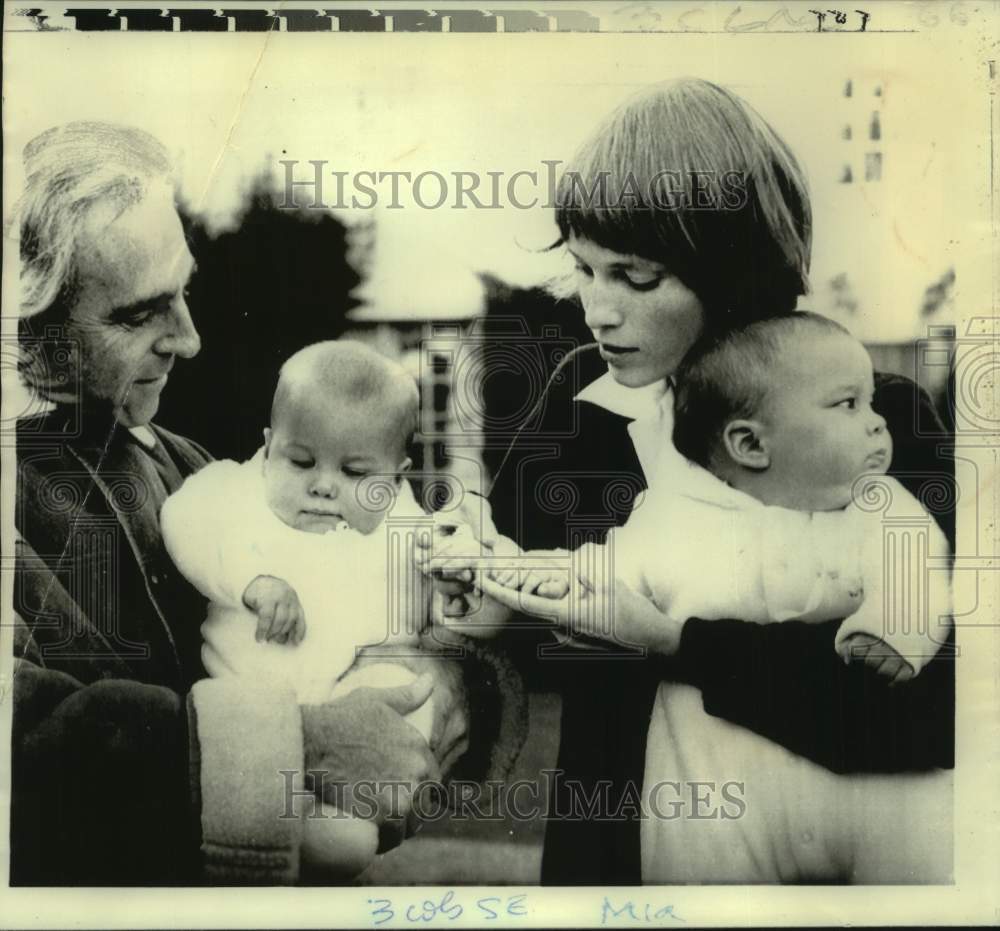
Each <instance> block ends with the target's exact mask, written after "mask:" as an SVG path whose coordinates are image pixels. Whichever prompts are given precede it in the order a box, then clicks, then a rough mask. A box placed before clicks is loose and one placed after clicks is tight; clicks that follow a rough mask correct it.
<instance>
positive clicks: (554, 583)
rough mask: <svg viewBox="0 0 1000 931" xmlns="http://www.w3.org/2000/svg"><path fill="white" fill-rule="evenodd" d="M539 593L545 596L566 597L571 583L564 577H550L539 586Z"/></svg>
mask: <svg viewBox="0 0 1000 931" xmlns="http://www.w3.org/2000/svg"><path fill="white" fill-rule="evenodd" d="M538 594H539V595H542V596H543V597H545V598H565V597H566V595H568V594H569V584H568V583H567V582H566V581H565V580H563V579H549V580H547V581H546V582H543V583H542V584H541V585H539V586H538Z"/></svg>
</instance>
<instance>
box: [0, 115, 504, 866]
mask: <svg viewBox="0 0 1000 931" xmlns="http://www.w3.org/2000/svg"><path fill="white" fill-rule="evenodd" d="M25 159H26V170H27V189H26V194H25V197H24V200H23V202H22V208H21V209H22V215H21V238H22V246H21V251H22V269H23V270H22V303H21V325H20V344H21V349H22V376H23V378H24V381H25V382H26V383H27V384H28V386H29V387H31V388H32V389H33V391H34V392H35V393H36V394H37V395H38V396H39V397H40V398H42V399H44V401H45V402H46V407H47V409H46V410H45V411H44V412H42V413H39V414H36V415H35V416H32V417H29V418H24V419H23V420H22V421H21V422H20V423H19V425H18V429H17V444H18V491H17V518H16V523H17V537H18V538H17V565H18V572H17V579H16V586H15V601H14V608H15V612H16V613H17V615H18V616H17V618H16V633H15V639H16V642H15V648H16V650H17V655H18V657H19V659H18V666H17V669H16V674H15V679H14V683H15V716H14V738H13V741H14V742H13V756H12V760H13V762H12V784H13V793H12V812H11V815H12V835H11V836H12V867H11V881H12V883H14V884H115V885H123V884H139V883H142V884H177V883H195V882H205V881H208V882H253V883H276V882H293V881H295V880H296V879H297V878H298V877H299V875H300V867H302V866H310V865H311V867H312V869H313V870H314V871H316V872H317V873H318V875H322V848H321V846H320V845H313V844H311V843H310V840H311V837H312V836H313V833H312V824H313V823H312V821H311V820H310V819H309V818H303V815H307V814H308V813H309V812H310V811H311V806H310V805H309V804H307V803H306V802H304V801H303V799H304V798H305V797H306V796H307V795H308V793H307V791H306V789H307V788H309V787H310V786H311V785H312V784H313V783H312V782H310V777H307V776H305V775H304V774H305V773H307V772H310V771H315V770H322V771H325V772H324V777H325V779H324V783H325V784H326V785H333V786H336V785H337V784H341V783H343V784H351V783H354V782H357V781H359V780H362V779H364V780H374V781H376V782H378V781H385V782H388V781H391V780H404V781H407V782H417V781H420V780H423V779H427V778H436V777H437V776H438V775H439V774H440V772H441V767H442V766H443V767H445V768H447V767H448V766H450V764H451V763H453V762H454V760H455V758H456V757H457V756H459V755H461V753H462V752H463V751H464V750H465V749H466V747H467V745H468V741H467V739H466V730H467V715H466V712H465V707H464V705H463V704H462V702H461V700H460V699H461V697H462V696H463V695H464V691H465V690H464V689H463V687H462V682H461V675H460V672H459V671H457V669H456V668H455V666H454V664H452V666H451V668H448V664H445V663H441V662H438V663H436V664H434V663H433V662H431V663H429V665H431V666H433V673H434V675H433V676H432V675H426V676H421V677H420V678H419V679H417V680H416V681H415V682H414V683H413V684H412V685H410V686H407V687H402V688H398V689H383V690H372V689H360V690H358V691H356V692H354V693H353V694H351V695H349V696H347V697H346V698H343V699H341V700H339V701H336V702H332V703H329V704H326V705H317V706H308V707H305V708H302V709H300V708H299V707H298V706H297V704H296V703H295V700H294V697H293V695H292V693H291V692H287V693H285V692H280V691H279V692H268V691H266V690H263V689H254V688H248V687H246V686H245V685H243V684H241V683H239V682H237V681H224V680H204V679H203V678H202V677H203V675H204V672H203V670H202V667H201V662H200V656H199V648H200V638H199V625H200V622H201V620H202V619H203V618H204V607H205V606H204V602H203V601H202V599H201V597H200V596H199V595H198V594H197V593H196V592H195V591H194V590H193V589H191V588H190V587H189V586H188V585H187V583H186V582H185V581H184V580H183V579H182V578H181V577H180V575H179V574H178V573H177V572H176V570H175V569H174V568H173V567H172V565H171V563H170V561H169V559H168V557H167V555H166V552H165V550H164V547H163V543H162V540H161V537H160V531H159V521H158V515H159V510H160V507H161V505H162V504H163V501H164V500H165V499H166V497H167V496H168V495H169V494H171V493H172V492H173V491H175V490H176V489H177V488H178V487H179V485H180V483H181V482H182V481H183V480H184V478H185V477H186V476H188V475H190V474H191V473H192V472H194V471H196V470H197V469H198V468H200V467H201V466H202V465H203V464H204V463H205V462H206V461H208V459H209V458H210V457H209V456H208V454H207V453H206V452H205V450H203V449H202V448H200V447H199V446H198V445H196V444H195V443H192V442H191V441H189V440H186V439H184V438H183V437H180V436H177V435H175V434H173V433H170V432H169V431H167V430H164V429H162V428H160V427H158V426H156V425H154V424H153V423H152V422H151V421H152V418H153V417H154V415H155V414H156V411H157V407H158V405H159V399H160V393H161V392H162V391H163V389H164V387H165V385H166V383H167V380H168V378H169V376H170V373H171V370H172V368H173V366H174V363H175V362H176V360H177V359H178V358H180V359H185V358H190V357H191V356H193V355H194V354H195V353H197V352H198V351H199V348H200V343H199V338H198V333H197V331H196V330H195V327H194V324H193V322H192V320H191V316H190V313H189V310H188V306H187V303H186V301H185V288H186V286H187V282H188V279H189V278H190V276H191V274H192V271H193V269H194V259H193V258H192V256H191V253H190V252H189V250H188V247H187V243H186V241H185V237H184V233H183V230H182V227H181V223H180V219H179V217H178V214H177V211H176V209H175V206H174V191H173V187H172V183H171V178H170V170H171V166H170V161H169V158H168V157H167V154H166V151H165V150H164V148H163V146H162V145H161V144H160V143H159V142H158V141H157V140H156V139H154V138H153V137H151V136H149V135H148V134H146V133H144V132H141V131H139V130H135V129H129V128H125V127H121V126H113V125H108V124H100V123H73V124H69V125H66V126H62V127H58V128H55V129H52V130H49V131H48V132H46V133H43V134H42V135H41V136H39V137H37V138H36V139H35V140H33V141H32V142H31V143H30V144H29V145H28V147H27V148H26V150H25ZM199 680H201V681H199ZM432 688H433V689H434V690H435V695H436V699H437V700H436V702H435V706H436V708H438V709H439V713H438V720H437V722H436V725H435V732H434V734H433V735H432V741H431V745H432V749H433V750H434V751H435V753H431V752H430V751H428V749H427V746H426V744H425V743H424V742H423V741H422V740H421V738H420V736H419V734H417V732H416V731H415V730H414V729H413V728H411V727H410V726H409V725H408V724H407V723H406V722H405V721H404V720H403V718H402V715H403V714H406V713H407V712H409V711H411V710H413V709H414V708H416V707H418V706H419V705H420V704H422V702H423V701H424V700H425V699H426V698H427V696H428V695H429V694H430V691H431V689H432ZM494 710H495V709H494ZM493 717H494V718H496V715H495V714H494V715H493ZM484 736H485V735H484ZM486 755H487V756H488V755H489V752H487V754H486ZM396 814H397V815H398V814H399V812H398V811H397V812H396ZM377 817H378V819H379V820H384V819H385V818H386V817H387V809H386V807H385V806H383V807H381V808H380V809H379V814H378V816H377ZM310 859H311V861H312V862H311V864H310V863H309V861H310Z"/></svg>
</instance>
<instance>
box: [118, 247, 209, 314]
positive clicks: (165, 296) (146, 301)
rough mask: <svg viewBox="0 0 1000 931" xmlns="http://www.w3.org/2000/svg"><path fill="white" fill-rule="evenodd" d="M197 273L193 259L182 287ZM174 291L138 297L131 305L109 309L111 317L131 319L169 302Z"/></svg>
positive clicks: (196, 264)
mask: <svg viewBox="0 0 1000 931" xmlns="http://www.w3.org/2000/svg"><path fill="white" fill-rule="evenodd" d="M197 271H198V263H197V261H196V260H195V259H193V258H192V259H191V268H190V270H189V271H188V273H187V277H186V278H185V279H184V287H186V286H187V283H188V282H189V281H190V280H191V279H192V278H193V277H194V274H195V272H197ZM176 293H177V292H176V291H161V292H160V293H159V294H151V295H150V296H149V297H140V298H139V300H137V301H133V302H132V303H131V304H122V305H120V306H118V307H112V308H111V314H110V315H111V317H112V318H114V319H117V320H123V319H125V318H126V317H132V316H135V315H136V314H139V313H142V312H143V311H144V310H152V309H153V308H154V307H158V306H160V305H161V304H163V303H165V302H166V301H171V300H173V298H174V295H175V294H176Z"/></svg>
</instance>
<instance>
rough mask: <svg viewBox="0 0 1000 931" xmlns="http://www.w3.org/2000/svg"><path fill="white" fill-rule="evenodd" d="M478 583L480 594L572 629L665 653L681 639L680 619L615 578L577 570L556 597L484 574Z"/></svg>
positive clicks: (510, 607)
mask: <svg viewBox="0 0 1000 931" xmlns="http://www.w3.org/2000/svg"><path fill="white" fill-rule="evenodd" d="M479 584H480V586H481V588H482V591H483V592H484V594H486V595H489V596H490V598H491V599H494V600H495V601H498V602H499V603H500V604H502V605H505V606H506V607H507V608H509V609H510V610H512V611H520V612H522V613H523V614H530V615H532V616H533V617H538V618H541V619H543V620H548V621H552V622H553V623H555V624H557V625H558V626H560V627H562V628H564V629H565V630H567V631H568V632H569V633H572V634H584V635H586V636H589V637H596V638H598V639H601V640H608V641H610V642H613V643H620V644H623V645H626V646H641V647H645V648H646V649H648V650H653V651H654V652H656V653H660V654H662V655H664V656H670V655H672V654H673V653H675V652H676V651H677V649H678V647H679V645H680V636H681V629H682V628H683V626H684V625H683V622H679V621H674V620H671V619H670V618H669V617H668V616H667V615H666V614H664V613H663V612H662V611H660V609H659V608H657V607H656V605H654V604H653V602H652V601H650V600H649V599H648V598H646V597H644V596H643V595H640V594H639V593H638V592H636V591H635V589H633V588H630V587H629V586H628V585H626V584H625V583H624V582H622V581H621V580H620V579H617V578H616V579H614V580H613V582H612V585H611V587H610V588H609V587H608V586H606V585H602V584H595V583H593V582H591V581H590V580H589V579H585V578H581V577H580V576H576V577H575V579H574V580H572V584H571V585H570V591H569V594H568V595H567V596H566V597H565V598H560V599H558V600H554V599H551V598H545V597H543V596H540V595H532V594H528V593H526V592H523V591H517V590H515V589H510V588H507V587H505V586H503V585H500V584H498V583H497V582H494V581H493V580H492V579H489V578H487V577H486V576H485V574H484V575H483V577H482V578H481V579H480V580H479Z"/></svg>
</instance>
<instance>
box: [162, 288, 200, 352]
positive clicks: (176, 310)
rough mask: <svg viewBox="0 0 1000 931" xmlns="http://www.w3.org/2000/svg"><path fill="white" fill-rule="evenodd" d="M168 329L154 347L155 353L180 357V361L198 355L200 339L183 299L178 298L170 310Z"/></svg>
mask: <svg viewBox="0 0 1000 931" xmlns="http://www.w3.org/2000/svg"><path fill="white" fill-rule="evenodd" d="M169 327H170V329H169V330H168V331H167V332H166V333H165V334H164V335H163V336H162V337H161V338H160V340H159V342H158V343H157V345H156V350H157V352H159V353H161V354H162V355H165V356H166V355H173V356H180V357H181V358H182V359H190V358H191V357H192V356H196V355H198V353H199V351H200V350H201V337H200V336H199V335H198V331H197V330H196V329H195V328H194V321H193V320H192V319H191V311H190V310H189V308H188V305H187V301H185V300H184V298H179V299H178V301H177V303H176V304H175V305H174V307H173V309H172V310H171V312H170V318H169Z"/></svg>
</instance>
